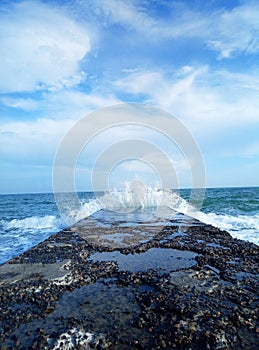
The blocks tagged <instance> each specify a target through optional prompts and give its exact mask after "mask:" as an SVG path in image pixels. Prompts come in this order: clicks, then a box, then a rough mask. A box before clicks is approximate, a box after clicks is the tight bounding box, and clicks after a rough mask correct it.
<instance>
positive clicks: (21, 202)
mask: <svg viewBox="0 0 259 350" xmlns="http://www.w3.org/2000/svg"><path fill="white" fill-rule="evenodd" d="M178 195H179V201H178V207H176V208H175V209H176V210H178V211H180V212H184V209H185V208H186V206H187V205H188V202H187V201H188V198H189V195H190V190H188V189H186V190H180V191H179V192H178ZM148 196H149V202H147V203H146V204H145V206H146V207H148V206H149V205H150V206H154V205H158V204H157V203H156V201H157V198H158V197H159V190H157V189H153V190H149V194H148ZM79 197H80V200H81V202H82V206H83V208H84V210H83V215H84V216H87V215H91V214H93V213H94V212H96V211H97V210H100V209H101V208H102V205H101V204H100V203H99V202H98V200H97V199H96V198H95V196H94V193H92V192H81V193H79ZM124 199H125V196H124V197H123V196H121V200H122V201H123V200H124ZM125 205H127V203H125ZM81 214H82V213H81ZM196 217H197V218H198V219H200V220H201V221H203V222H205V223H208V224H212V225H214V226H216V227H218V228H221V229H224V230H226V231H228V232H229V233H230V234H231V235H232V236H233V237H234V238H238V239H243V240H247V241H250V242H253V243H256V244H257V245H259V187H247V188H214V189H212V188H210V189H207V190H206V194H205V200H204V202H203V206H202V208H201V209H200V210H199V211H198V212H197V215H196ZM80 218H82V217H80V215H79V216H77V219H80ZM75 221H77V220H75ZM65 227H66V224H65V223H64V221H63V220H62V218H61V216H60V214H59V211H58V208H57V206H56V203H55V198H54V195H53V194H2V195H0V264H2V263H4V262H5V261H7V260H9V259H11V258H12V257H14V256H16V255H18V254H20V253H22V252H24V251H26V250H27V249H28V248H30V247H32V246H35V245H36V244H38V243H39V242H41V241H43V240H44V239H46V238H48V237H49V236H50V235H51V234H53V233H55V232H58V231H59V230H61V229H63V228H65Z"/></svg>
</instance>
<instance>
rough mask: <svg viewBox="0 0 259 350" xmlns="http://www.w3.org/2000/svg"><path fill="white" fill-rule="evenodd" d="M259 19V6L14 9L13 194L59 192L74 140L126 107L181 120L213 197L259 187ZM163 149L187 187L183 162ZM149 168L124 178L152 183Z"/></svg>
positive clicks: (7, 71)
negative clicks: (97, 118)
mask: <svg viewBox="0 0 259 350" xmlns="http://www.w3.org/2000/svg"><path fill="white" fill-rule="evenodd" d="M258 18H259V2H258V1H257V0H255V1H249V0H247V1H245V0H244V1H242V0H240V1H237V0H229V1H225V0H210V1H206V2H204V1H200V0H194V1H187V0H186V1H170V0H162V1H152V0H143V1H137V0H131V1H126V0H125V1H124V0H88V1H84V0H75V1H68V0H62V1H61V0H49V1H47V0H46V1H33V0H32V1H17V0H15V1H12V0H9V1H7V0H2V1H1V2H0V57H1V64H0V134H1V135H0V160H1V172H0V191H1V193H18V192H48V191H51V190H52V164H53V160H54V157H55V153H56V150H57V147H58V145H59V144H60V142H61V141H62V139H63V138H64V136H65V135H66V133H67V132H68V131H69V130H70V129H71V128H72V126H73V125H74V124H75V123H76V122H77V121H78V120H79V119H80V118H82V117H84V116H86V115H87V114H89V113H90V112H93V111H95V110H97V109H99V108H102V107H106V106H111V105H114V104H118V103H122V102H138V103H146V104H150V105H153V106H157V107H159V108H161V109H162V110H164V111H166V112H169V113H170V114H172V115H173V116H175V117H176V118H177V119H178V120H179V121H180V122H181V123H182V124H183V125H184V126H185V127H186V128H187V129H188V130H189V131H190V133H191V134H192V135H193V137H194V139H195V140H196V142H197V144H198V146H199V148H200V151H201V154H202V156H203V159H204V164H205V167H206V179H207V186H208V187H217V186H257V185H258V179H259V136H258V135H259V64H258V63H259V20H258ZM133 129H134V128H133ZM138 131H139V130H133V131H132V134H131V136H130V137H131V138H132V137H133V135H135V134H134V133H136V132H138ZM147 134H148V132H147ZM106 136H107V135H106ZM98 137H99V138H97V141H98V140H99V141H100V140H101V138H100V135H99V136H98ZM130 137H129V138H130ZM146 137H147V139H148V138H149V142H151V141H150V140H151V139H152V137H153V136H152V135H151V136H150V135H149V136H146ZM97 141H96V140H95V142H94V140H93V144H92V146H91V147H92V148H91V147H90V146H89V149H88V150H87V148H86V149H85V154H84V156H82V162H81V165H80V166H81V168H80V166H79V165H78V168H80V169H79V171H78V173H80V171H82V173H83V175H82V178H80V176H79V180H78V181H79V185H78V186H79V188H80V189H86V190H89V189H91V181H90V173H91V167H92V166H93V163H94V161H95V157H96V153H95V152H94V151H93V149H94V148H93V147H97V148H98V146H97V144H98V142H97ZM117 141H118V142H119V141H121V137H119V138H118V139H117ZM157 142H158V141H157ZM161 142H162V141H161ZM162 143H163V145H162V146H161V149H162V150H163V152H164V153H167V157H169V158H170V157H171V159H172V162H173V167H175V168H177V167H178V168H179V169H180V170H179V172H178V174H179V176H181V169H182V171H183V172H184V166H182V167H181V159H178V155H177V154H176V153H177V152H176V153H174V147H172V148H171V146H170V144H169V143H168V142H165V141H163V142H162ZM103 147H104V148H105V147H106V148H107V147H108V144H107V145H105V146H103ZM83 159H84V162H83ZM174 162H175V163H174ZM137 163H138V162H137V161H136V160H133V161H131V162H128V163H127V164H125V166H124V169H122V168H123V167H122V166H121V164H120V166H119V167H117V173H120V171H124V172H125V170H128V171H129V172H131V174H133V175H134V174H135V175H134V176H140V177H141V175H139V172H140V171H141V169H142V171H143V173H145V172H148V171H150V169H147V168H148V166H147V164H144V163H143V164H142V168H141V166H140V164H137ZM158 167H159V166H158ZM82 168H83V170H82ZM137 170H138V173H137V174H136V172H137ZM156 170H157V169H156ZM158 172H159V169H158ZM115 175H116V174H115ZM115 175H114V178H116V176H117V175H118V174H117V175H116V176H115ZM183 177H184V176H183ZM80 181H81V182H80ZM180 182H181V181H180ZM181 185H182V186H183V187H184V186H189V183H188V180H186V183H185V182H183V183H181Z"/></svg>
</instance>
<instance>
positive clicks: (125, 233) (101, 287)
mask: <svg viewBox="0 0 259 350" xmlns="http://www.w3.org/2000/svg"><path fill="white" fill-rule="evenodd" d="M165 211H166V209H164V210H161V212H160V213H159V212H156V213H152V214H150V213H148V212H143V211H139V212H133V213H115V212H109V211H108V210H102V211H100V212H97V213H95V214H94V215H92V216H90V217H88V218H86V219H84V220H82V221H80V222H78V223H77V224H75V225H74V226H72V227H70V228H68V229H64V230H63V231H61V232H59V233H57V234H54V235H52V236H51V237H49V238H48V239H47V240H45V241H44V242H42V243H40V244H39V245H37V246H36V247H33V248H31V249H29V250H28V251H27V252H25V253H24V254H22V255H20V256H18V257H16V258H14V259H12V260H10V261H8V262H7V263H5V264H3V265H1V266H0V344H1V345H0V348H1V349H117V350H123V349H145V350H149V349H186V350H187V349H188V350H190V349H192V350H196V349H199V350H202V349H207V350H208V349H235V350H236V349H245V350H247V349H258V341H259V324H258V317H259V301H258V281H259V268H258V257H259V254H258V253H259V247H258V246H256V245H255V244H253V243H249V242H244V241H241V240H237V239H233V238H232V237H231V236H230V234H229V233H228V232H226V231H221V230H219V229H217V228H215V227H212V226H210V225H206V224H204V223H201V222H199V221H197V220H192V219H190V218H189V217H187V216H184V215H182V214H179V213H172V215H171V216H169V217H170V219H168V215H164V216H163V212H165Z"/></svg>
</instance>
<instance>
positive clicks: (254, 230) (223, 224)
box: [75, 184, 259, 244]
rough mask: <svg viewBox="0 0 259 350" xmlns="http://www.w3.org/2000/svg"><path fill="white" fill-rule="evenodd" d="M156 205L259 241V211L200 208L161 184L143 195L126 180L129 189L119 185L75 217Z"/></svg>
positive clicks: (150, 188)
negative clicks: (233, 212)
mask: <svg viewBox="0 0 259 350" xmlns="http://www.w3.org/2000/svg"><path fill="white" fill-rule="evenodd" d="M154 207H169V208H171V209H174V210H175V211H177V212H180V213H183V214H186V215H188V216H191V217H193V218H195V219H197V220H199V221H202V222H204V223H206V224H211V225H213V226H215V227H218V228H220V229H222V230H226V231H228V232H229V233H230V234H231V235H232V236H233V237H235V238H239V239H243V240H248V241H250V242H253V243H256V244H259V214H257V215H253V216H248V215H236V216H234V215H227V214H224V215H223V214H221V215H220V214H215V213H207V214H206V213H204V212H201V211H200V210H197V209H196V208H195V207H194V205H191V204H190V203H189V202H188V201H187V200H185V199H184V198H182V197H180V196H179V195H178V194H177V193H175V192H173V193H172V192H170V191H163V190H161V189H160V188H158V187H157V188H152V187H146V192H145V194H144V195H143V193H140V195H139V192H138V191H134V190H132V189H131V188H130V187H129V186H128V185H127V184H126V186H125V189H124V190H122V191H119V190H116V189H115V190H113V191H110V192H109V193H107V194H105V195H104V196H102V197H100V198H98V199H94V200H91V201H89V202H88V203H84V204H83V206H82V209H81V210H80V211H79V212H78V213H77V214H76V215H75V219H77V220H79V219H82V218H84V217H86V216H89V215H91V214H93V213H94V212H96V211H98V210H100V209H103V208H108V209H110V210H120V209H124V210H125V211H127V210H129V211H130V210H134V209H137V208H143V209H144V208H154ZM198 209H199V208H198Z"/></svg>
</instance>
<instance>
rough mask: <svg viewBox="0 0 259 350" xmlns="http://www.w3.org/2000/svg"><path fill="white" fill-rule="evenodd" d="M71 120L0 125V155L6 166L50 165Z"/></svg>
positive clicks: (48, 120) (40, 120)
mask: <svg viewBox="0 0 259 350" xmlns="http://www.w3.org/2000/svg"><path fill="white" fill-rule="evenodd" d="M72 125H73V121H72V120H62V122H61V121H54V120H50V119H37V120H33V121H26V122H19V121H15V122H5V123H1V125H0V135H1V137H0V155H1V158H2V159H5V161H6V162H10V163H12V162H13V161H15V163H18V164H19V163H26V164H34V165H35V164H45V163H47V164H50V163H51V162H52V160H53V157H54V155H55V151H56V148H57V146H58V144H59V142H60V140H61V139H62V137H63V136H64V135H65V133H66V132H67V131H68V130H69V128H70V127H71V126H72Z"/></svg>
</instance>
